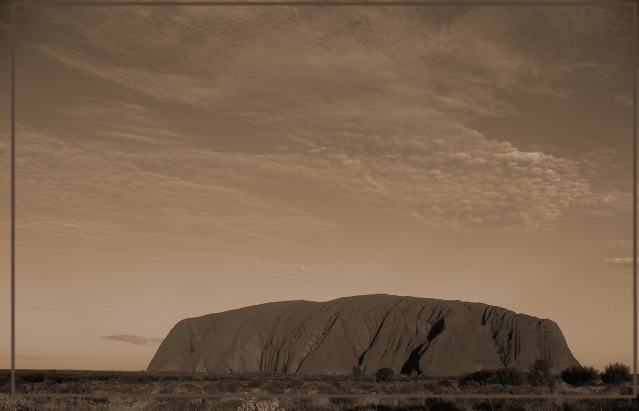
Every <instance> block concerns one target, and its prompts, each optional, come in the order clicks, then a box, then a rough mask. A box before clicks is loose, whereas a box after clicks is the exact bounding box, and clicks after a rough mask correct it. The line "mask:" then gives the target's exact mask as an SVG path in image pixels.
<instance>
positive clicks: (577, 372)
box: [561, 365, 599, 387]
mask: <svg viewBox="0 0 639 411" xmlns="http://www.w3.org/2000/svg"><path fill="white" fill-rule="evenodd" d="M561 379H562V381H564V382H565V383H568V384H570V385H572V386H573V387H579V386H582V385H588V384H592V383H593V382H595V381H597V380H598V379H599V371H598V370H596V369H595V368H594V367H582V366H581V365H573V366H570V367H568V368H566V369H565V370H563V371H562V372H561Z"/></svg>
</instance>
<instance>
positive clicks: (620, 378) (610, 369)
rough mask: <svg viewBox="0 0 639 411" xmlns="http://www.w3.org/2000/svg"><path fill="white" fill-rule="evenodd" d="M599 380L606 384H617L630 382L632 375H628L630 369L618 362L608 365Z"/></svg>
mask: <svg viewBox="0 0 639 411" xmlns="http://www.w3.org/2000/svg"><path fill="white" fill-rule="evenodd" d="M601 380H602V381H603V382H605V383H606V384H619V383H622V382H626V381H631V380H632V374H630V367H628V366H627V365H624V364H620V363H618V362H616V363H614V364H608V365H606V367H605V368H604V372H603V374H601Z"/></svg>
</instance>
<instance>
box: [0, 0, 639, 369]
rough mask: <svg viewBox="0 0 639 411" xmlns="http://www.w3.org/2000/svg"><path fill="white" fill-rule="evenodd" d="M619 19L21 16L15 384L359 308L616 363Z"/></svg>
mask: <svg viewBox="0 0 639 411" xmlns="http://www.w3.org/2000/svg"><path fill="white" fill-rule="evenodd" d="M7 10H8V8H6V7H5V8H4V9H3V10H2V12H3V23H2V27H1V28H2V31H1V38H0V41H1V47H2V48H1V50H0V53H2V55H3V56H4V57H3V58H2V64H1V65H0V70H1V73H0V79H1V80H2V86H1V87H2V90H3V91H2V93H3V95H4V96H6V97H3V98H2V100H1V101H0V112H2V113H6V115H5V114H3V115H2V116H3V117H2V119H1V120H0V121H1V123H0V124H1V126H2V128H1V129H0V133H2V134H1V137H2V138H1V139H0V150H1V153H2V156H1V158H0V166H1V167H0V192H1V193H6V195H1V196H0V199H2V200H1V201H2V206H1V207H0V221H1V225H0V229H1V233H0V234H1V235H0V246H1V247H2V254H1V256H0V263H1V264H0V267H2V268H1V269H0V273H1V275H0V277H1V278H0V289H2V290H3V292H2V293H0V307H2V308H1V309H0V314H1V315H0V329H1V330H3V331H2V332H0V368H8V367H10V360H9V359H10V357H9V354H10V338H9V330H10V325H9V324H10V316H9V313H10V310H9V307H10V293H9V272H10V271H9V270H10V265H9V239H10V237H9V221H10V220H9V195H8V193H9V130H10V129H9V124H10V123H9V115H8V113H9V99H8V95H9V94H8V92H9V64H8V55H9V54H8V53H9V52H8V50H9V48H8V44H9V43H8V25H7V19H6V17H7ZM631 17H632V16H631V8H630V7H619V6H616V7H613V6H607V7H586V6H582V7H564V6H553V7H550V6H527V7H492V6H491V7H488V6H484V7H480V6H467V7H450V6H449V7H443V6H417V7H359V6H358V7H310V6H304V7H281V6H277V7H264V6H260V7H75V8H73V7H47V6H41V5H40V6H38V5H36V4H34V5H25V4H20V5H19V6H18V13H17V16H16V22H17V25H16V27H17V29H16V35H17V42H16V57H17V66H16V67H17V79H16V93H17V97H16V110H17V111H16V113H17V114H16V130H17V132H16V139H17V144H16V158H17V177H16V185H17V217H16V218H17V220H16V221H17V226H16V227H17V231H16V236H17V237H16V247H17V248H16V250H17V251H16V264H17V265H16V267H17V268H16V276H17V283H16V286H17V294H16V298H17V303H16V307H17V326H16V332H17V334H16V335H17V337H16V338H17V357H16V358H17V359H16V366H17V367H18V368H72V369H118V370H142V369H146V367H147V365H148V363H149V361H150V360H151V358H152V357H153V355H154V353H155V350H156V349H157V346H158V344H159V343H160V342H161V341H162V338H164V337H165V336H166V334H167V333H168V331H169V330H170V329H171V327H172V326H173V325H174V324H175V323H176V322H177V321H179V320H181V319H183V318H186V317H194V316H200V315H204V314H208V313H213V312H221V311H225V310H229V309H234V308H239V307H244V306H247V305H254V304H260V303H265V302H271V301H280V300H298V299H304V300H313V301H327V300H330V299H334V298H338V297H343V296H350V295H361V294H373V293H387V294H395V295H409V296H416V297H430V298H440V299H451V300H463V301H478V302H483V303H487V304H492V305H497V306H501V307H504V308H507V309H510V310H513V311H516V312H520V313H524V314H529V315H533V316H537V317H541V318H550V319H552V320H553V321H555V322H557V323H558V324H559V326H560V328H561V329H562V331H563V333H564V335H565V337H566V339H567V342H568V345H569V347H570V348H571V350H572V352H573V354H574V355H575V356H576V358H577V359H578V360H579V361H580V362H581V363H582V364H585V365H592V366H595V367H597V368H599V369H603V367H604V366H605V365H607V364H608V363H611V362H615V361H619V362H623V363H626V364H628V365H630V364H631V362H632V293H631V288H632V276H631V274H632V87H631V86H632V75H631V73H632V72H631V67H632V59H631V51H632V35H631V28H632V26H631V22H632V20H631Z"/></svg>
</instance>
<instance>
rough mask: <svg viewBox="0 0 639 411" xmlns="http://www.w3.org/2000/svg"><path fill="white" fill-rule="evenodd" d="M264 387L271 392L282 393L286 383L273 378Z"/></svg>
mask: <svg viewBox="0 0 639 411" xmlns="http://www.w3.org/2000/svg"><path fill="white" fill-rule="evenodd" d="M266 389H267V390H268V392H269V393H271V394H282V393H283V392H284V390H286V384H285V383H284V382H283V381H278V380H273V381H271V382H269V383H268V384H267V385H266Z"/></svg>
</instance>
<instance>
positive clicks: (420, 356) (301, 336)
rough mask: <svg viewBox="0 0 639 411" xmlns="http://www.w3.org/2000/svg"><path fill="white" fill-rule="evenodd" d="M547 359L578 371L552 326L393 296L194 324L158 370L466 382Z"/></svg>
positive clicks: (274, 306) (298, 305)
mask: <svg viewBox="0 0 639 411" xmlns="http://www.w3.org/2000/svg"><path fill="white" fill-rule="evenodd" d="M537 358H545V359H548V360H550V361H551V363H552V364H553V366H554V367H555V368H556V369H563V368H566V367H567V366H569V365H576V364H578V362H577V360H576V359H575V358H574V357H573V356H572V354H571V352H570V349H569V348H568V346H567V344H566V341H565V338H564V337H563V334H562V333H561V330H560V329H559V327H558V326H557V324H555V323H554V322H552V321H550V320H541V319H538V318H535V317H531V316H527V315H523V314H516V313H514V312H512V311H509V310H506V309H503V308H500V307H493V306H488V305H486V304H481V303H466V302H461V301H445V300H435V299H428V298H415V297H398V296H390V295H385V294H376V295H364V296H355V297H345V298H340V299H337V300H333V301H328V302H311V301H285V302H278V303H268V304H261V305H257V306H251V307H245V308H242V309H238V310H232V311H227V312H223V313H218V314H210V315H206V316H202V317H197V318H189V319H185V320H182V321H180V322H179V323H177V324H176V325H175V326H174V327H173V329H172V330H171V331H170V332H169V334H168V336H167V337H166V339H165V340H164V341H163V342H162V344H161V345H160V347H159V348H158V351H157V353H156V355H155V357H154V358H153V360H152V361H151V363H150V364H149V367H148V371H190V372H194V371H195V372H199V371H206V372H213V373H220V374H224V373H229V372H236V373H243V372H255V371H262V372H273V373H276V372H277V373H289V374H295V373H298V374H349V373H350V372H351V371H352V369H353V366H356V365H359V366H360V367H361V369H362V371H364V372H367V373H374V372H375V371H376V370H378V369H379V368H383V367H389V368H391V369H393V370H394V371H395V372H396V373H400V372H403V373H411V372H417V373H421V374H426V375H434V376H450V375H459V374H462V373H465V372H472V371H475V370H477V369H481V368H499V367H501V366H504V365H507V366H513V367H517V368H520V369H524V370H527V368H528V366H529V365H530V364H531V363H532V362H533V361H534V360H535V359H537Z"/></svg>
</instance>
